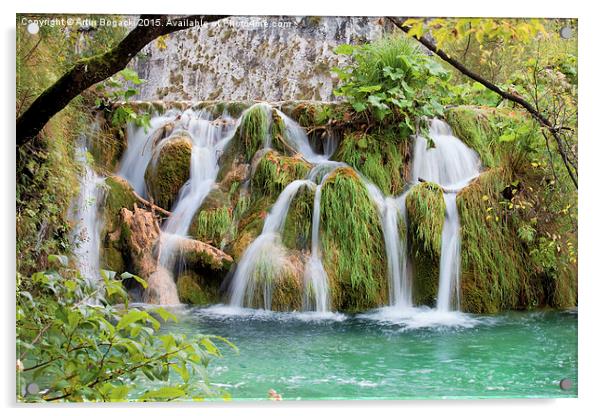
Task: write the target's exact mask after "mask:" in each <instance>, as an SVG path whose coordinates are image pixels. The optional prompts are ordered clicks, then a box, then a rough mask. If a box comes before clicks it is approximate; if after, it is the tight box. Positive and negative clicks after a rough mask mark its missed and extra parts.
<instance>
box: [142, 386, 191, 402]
mask: <svg viewBox="0 0 602 416" xmlns="http://www.w3.org/2000/svg"><path fill="white" fill-rule="evenodd" d="M185 394H186V392H185V391H184V390H182V389H181V388H179V387H171V386H165V387H161V388H160V389H158V390H152V391H149V392H146V393H144V394H143V395H142V396H140V400H149V399H152V400H162V401H165V400H169V399H175V398H178V397H182V396H184V395H185Z"/></svg>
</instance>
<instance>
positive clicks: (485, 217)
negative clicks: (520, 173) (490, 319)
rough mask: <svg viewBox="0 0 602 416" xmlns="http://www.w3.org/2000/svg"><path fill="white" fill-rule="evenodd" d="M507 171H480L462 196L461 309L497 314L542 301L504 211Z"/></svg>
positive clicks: (459, 202)
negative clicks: (479, 174)
mask: <svg viewBox="0 0 602 416" xmlns="http://www.w3.org/2000/svg"><path fill="white" fill-rule="evenodd" d="M509 181H510V178H509V176H508V172H506V171H505V170H504V169H501V168H498V169H493V170H490V171H487V172H484V173H483V174H481V176H480V177H479V178H478V179H477V180H475V181H474V182H473V183H472V184H471V185H470V186H468V187H467V188H465V189H464V190H463V191H462V192H460V193H459V194H458V198H457V204H458V213H459V215H460V223H461V224H462V275H461V287H462V291H461V303H462V309H463V310H466V311H470V312H477V313H493V312H498V311H501V310H506V309H516V308H520V307H525V306H529V305H538V304H539V300H538V298H539V297H540V296H541V292H542V287H541V285H540V284H539V283H538V282H536V281H532V280H531V276H530V272H529V266H528V264H527V263H526V257H525V254H526V253H525V250H524V248H523V247H521V244H520V240H519V239H518V238H517V236H516V231H515V229H514V227H513V223H512V221H511V220H510V218H508V217H507V216H506V214H505V212H504V205H503V204H500V202H501V201H503V194H502V193H503V191H504V189H505V187H506V184H507V183H508V182H509Z"/></svg>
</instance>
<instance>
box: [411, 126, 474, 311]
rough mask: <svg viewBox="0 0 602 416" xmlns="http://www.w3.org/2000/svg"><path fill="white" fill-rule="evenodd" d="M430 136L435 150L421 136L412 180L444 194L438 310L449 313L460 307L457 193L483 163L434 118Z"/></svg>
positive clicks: (416, 143)
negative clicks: (434, 186)
mask: <svg viewBox="0 0 602 416" xmlns="http://www.w3.org/2000/svg"><path fill="white" fill-rule="evenodd" d="M429 135H430V138H431V140H432V141H433V143H434V145H435V147H433V148H429V146H428V141H427V139H426V138H424V137H422V136H417V137H416V141H415V144H414V161H413V166H412V179H413V181H414V182H415V183H416V182H418V181H420V180H424V181H428V182H435V183H437V184H439V185H440V186H441V187H442V188H443V191H444V195H443V198H444V201H445V222H444V223H443V233H442V236H441V258H440V267H439V289H438V293H437V310H438V311H440V312H449V311H451V310H457V309H458V308H459V306H460V291H459V279H460V259H461V252H460V241H461V235H460V219H459V217H458V210H457V206H456V195H457V193H458V192H459V191H460V190H462V189H463V188H464V187H466V186H467V185H468V184H469V183H470V181H472V180H473V179H474V178H475V177H477V176H478V175H479V172H480V167H481V163H480V160H479V156H478V155H477V153H476V152H475V151H474V150H472V149H470V148H469V147H468V146H466V145H465V144H464V143H463V142H462V141H460V140H459V139H458V138H457V137H455V136H454V135H453V133H452V130H451V128H450V126H449V125H448V124H447V123H445V122H443V121H441V120H437V119H434V120H432V121H431V126H430V131H429Z"/></svg>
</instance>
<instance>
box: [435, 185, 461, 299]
mask: <svg viewBox="0 0 602 416" xmlns="http://www.w3.org/2000/svg"><path fill="white" fill-rule="evenodd" d="M456 195H457V194H456V193H455V192H450V193H445V194H443V199H444V200H445V222H444V223H443V233H442V236H441V260H440V262H439V289H438V292H437V310H439V311H450V310H456V309H458V308H459V306H460V291H459V287H460V258H461V256H460V240H461V236H460V218H459V217H458V209H457V206H456ZM452 308H453V309H452Z"/></svg>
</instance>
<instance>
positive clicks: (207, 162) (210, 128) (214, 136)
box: [159, 111, 233, 269]
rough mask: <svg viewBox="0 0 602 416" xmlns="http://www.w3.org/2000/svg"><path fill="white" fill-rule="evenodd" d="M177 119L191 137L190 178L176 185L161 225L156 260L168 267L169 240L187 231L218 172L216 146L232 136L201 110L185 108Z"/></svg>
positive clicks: (170, 264) (229, 130)
mask: <svg viewBox="0 0 602 416" xmlns="http://www.w3.org/2000/svg"><path fill="white" fill-rule="evenodd" d="M180 123H181V127H180V128H182V129H185V130H186V131H188V133H189V134H190V137H191V139H192V152H191V155H190V178H189V179H188V181H186V183H185V184H184V185H183V186H182V188H181V189H180V192H179V194H178V197H177V199H176V201H175V203H174V206H173V207H172V212H171V215H170V216H169V218H168V219H167V221H166V222H165V224H164V225H163V227H162V234H161V253H160V255H159V264H161V265H162V266H164V267H167V268H168V269H172V268H173V266H174V265H173V261H174V255H173V254H174V253H173V249H174V246H175V244H173V243H174V242H175V240H177V238H178V237H180V238H181V237H186V236H187V235H188V229H189V228H190V223H191V222H192V218H193V217H194V214H195V213H196V211H197V210H198V208H199V207H200V206H201V204H202V202H203V200H204V199H205V197H207V195H208V194H209V192H210V191H211V189H213V185H214V184H215V178H216V177H217V174H218V172H219V166H218V164H217V160H218V157H219V154H218V153H219V150H220V149H223V147H224V146H225V144H226V143H227V142H228V141H229V140H230V139H231V138H232V136H233V132H232V129H231V128H224V127H223V125H222V124H221V123H220V124H218V125H216V124H214V123H212V120H211V119H210V117H209V114H208V113H205V112H201V113H196V112H192V111H186V112H185V113H184V114H182V118H181V121H180ZM166 140H169V138H168V139H166ZM172 236H173V237H176V238H175V239H174V238H172Z"/></svg>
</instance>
